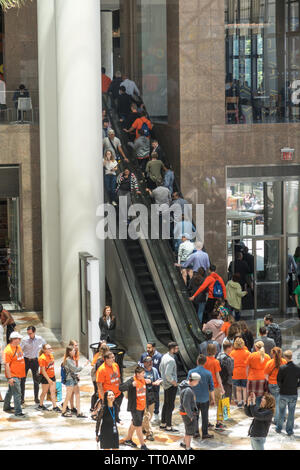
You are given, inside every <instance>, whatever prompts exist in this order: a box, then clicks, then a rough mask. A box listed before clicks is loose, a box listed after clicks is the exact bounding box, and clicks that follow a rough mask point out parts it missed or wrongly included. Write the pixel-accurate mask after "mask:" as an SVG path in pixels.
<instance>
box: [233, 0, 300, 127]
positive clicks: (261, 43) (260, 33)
mask: <svg viewBox="0 0 300 470" xmlns="http://www.w3.org/2000/svg"><path fill="white" fill-rule="evenodd" d="M299 15H300V9H299V1H298V0H297V1H295V0H280V1H275V0H259V1H257V0H225V32H226V86H225V90H226V92H225V103H226V122H227V123H228V124H237V123H239V124H243V123H253V122H255V123H260V122H289V121H291V122H298V121H300V106H299V104H297V103H296V102H295V98H296V96H297V93H296V90H297V89H298V88H299V87H297V84H296V81H297V80H299V79H300V28H299V24H300V21H299ZM232 98H235V101H233V100H232ZM228 111H229V112H228ZM230 111H231V112H230ZM232 111H236V112H235V113H234V112H232Z"/></svg>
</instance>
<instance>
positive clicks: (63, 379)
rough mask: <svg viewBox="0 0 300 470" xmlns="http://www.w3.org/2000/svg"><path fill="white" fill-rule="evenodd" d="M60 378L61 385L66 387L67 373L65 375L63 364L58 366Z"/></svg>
mask: <svg viewBox="0 0 300 470" xmlns="http://www.w3.org/2000/svg"><path fill="white" fill-rule="evenodd" d="M60 377H61V383H62V384H63V385H66V379H67V373H66V369H65V366H64V365H63V364H62V365H61V366H60Z"/></svg>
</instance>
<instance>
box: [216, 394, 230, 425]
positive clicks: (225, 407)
mask: <svg viewBox="0 0 300 470" xmlns="http://www.w3.org/2000/svg"><path fill="white" fill-rule="evenodd" d="M228 419H230V399H229V397H227V398H222V399H221V400H219V403H218V414H217V420H218V421H227V420H228Z"/></svg>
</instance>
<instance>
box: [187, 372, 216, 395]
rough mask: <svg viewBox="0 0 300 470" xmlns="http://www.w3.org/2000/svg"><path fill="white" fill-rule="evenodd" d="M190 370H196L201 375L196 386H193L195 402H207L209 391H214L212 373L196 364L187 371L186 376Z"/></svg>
mask: <svg viewBox="0 0 300 470" xmlns="http://www.w3.org/2000/svg"><path fill="white" fill-rule="evenodd" d="M192 372H197V374H199V375H200V376H201V380H200V382H199V384H198V385H197V386H196V387H193V390H194V393H195V395H196V401H197V403H207V402H208V401H209V392H213V391H214V381H213V376H212V373H211V372H210V371H209V370H206V369H204V367H202V366H197V367H196V368H195V369H192V370H190V371H189V373H188V378H189V377H190V375H191V373H192Z"/></svg>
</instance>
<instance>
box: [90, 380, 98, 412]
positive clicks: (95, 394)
mask: <svg viewBox="0 0 300 470" xmlns="http://www.w3.org/2000/svg"><path fill="white" fill-rule="evenodd" d="M93 385H94V394H93V396H92V398H91V410H93V409H94V408H95V405H96V403H97V401H98V397H99V395H98V386H97V382H93Z"/></svg>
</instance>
